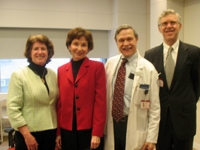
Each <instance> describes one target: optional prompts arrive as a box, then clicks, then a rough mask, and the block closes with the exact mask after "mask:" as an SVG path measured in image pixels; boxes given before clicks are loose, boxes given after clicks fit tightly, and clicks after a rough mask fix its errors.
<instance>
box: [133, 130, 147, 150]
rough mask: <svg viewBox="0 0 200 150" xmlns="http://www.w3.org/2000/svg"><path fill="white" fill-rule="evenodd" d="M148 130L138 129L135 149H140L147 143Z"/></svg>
mask: <svg viewBox="0 0 200 150" xmlns="http://www.w3.org/2000/svg"><path fill="white" fill-rule="evenodd" d="M146 136H147V132H146V131H145V130H139V131H137V138H136V139H137V143H136V147H135V149H134V150H140V149H141V148H142V146H143V145H144V143H145V140H146Z"/></svg>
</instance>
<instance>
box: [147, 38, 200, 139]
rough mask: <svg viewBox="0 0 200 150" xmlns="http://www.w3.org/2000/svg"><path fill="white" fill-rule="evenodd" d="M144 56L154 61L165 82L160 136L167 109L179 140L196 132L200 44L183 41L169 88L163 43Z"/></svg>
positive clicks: (161, 91) (162, 93)
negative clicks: (197, 45)
mask: <svg viewBox="0 0 200 150" xmlns="http://www.w3.org/2000/svg"><path fill="white" fill-rule="evenodd" d="M145 58H146V59H147V60H149V61H150V62H152V63H153V65H154V66H155V68H156V69H157V71H158V73H161V74H160V76H159V79H160V80H162V81H163V83H164V86H163V87H160V104H161V121H160V131H159V138H162V136H163V132H164V130H165V125H166V121H167V120H166V119H167V113H168V111H170V115H171V119H172V124H173V127H174V130H175V134H176V136H177V137H178V138H179V139H180V140H184V139H186V138H187V137H188V136H194V135H195V133H196V103H197V101H198V99H199V96H200V48H199V47H196V46H193V45H189V44H186V43H183V42H181V41H180V45H179V49H178V56H177V62H176V66H175V70H174V77H173V80H172V83H171V88H170V90H169V88H168V87H167V82H166V77H165V71H164V65H163V64H164V63H163V44H161V45H160V46H157V47H155V48H152V49H150V50H148V51H146V52H145Z"/></svg>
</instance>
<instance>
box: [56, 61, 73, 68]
mask: <svg viewBox="0 0 200 150" xmlns="http://www.w3.org/2000/svg"><path fill="white" fill-rule="evenodd" d="M70 64H71V61H70V62H68V63H66V64H63V65H61V66H59V67H58V70H62V69H65V68H66V67H67V66H69V65H70Z"/></svg>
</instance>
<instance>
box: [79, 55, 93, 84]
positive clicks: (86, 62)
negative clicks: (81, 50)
mask: <svg viewBox="0 0 200 150" xmlns="http://www.w3.org/2000/svg"><path fill="white" fill-rule="evenodd" d="M90 63H91V62H90V60H89V59H88V58H87V57H86V58H85V59H84V61H83V63H82V65H81V67H80V69H79V71H78V74H77V77H76V81H75V83H77V82H78V81H79V80H80V79H81V78H82V77H83V76H84V75H85V74H86V73H87V71H88V68H89V66H90Z"/></svg>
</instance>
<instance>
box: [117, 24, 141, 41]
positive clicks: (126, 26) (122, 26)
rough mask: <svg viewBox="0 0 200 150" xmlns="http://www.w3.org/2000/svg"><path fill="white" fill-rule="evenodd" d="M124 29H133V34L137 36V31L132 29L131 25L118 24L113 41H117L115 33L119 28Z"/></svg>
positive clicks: (118, 31)
mask: <svg viewBox="0 0 200 150" xmlns="http://www.w3.org/2000/svg"><path fill="white" fill-rule="evenodd" d="M124 29H132V30H133V33H134V36H135V37H136V38H138V34H137V32H136V31H135V30H134V29H133V27H131V26H130V25H128V24H123V25H121V26H119V27H118V28H117V30H116V32H115V41H117V35H118V34H119V33H120V31H121V30H124Z"/></svg>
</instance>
